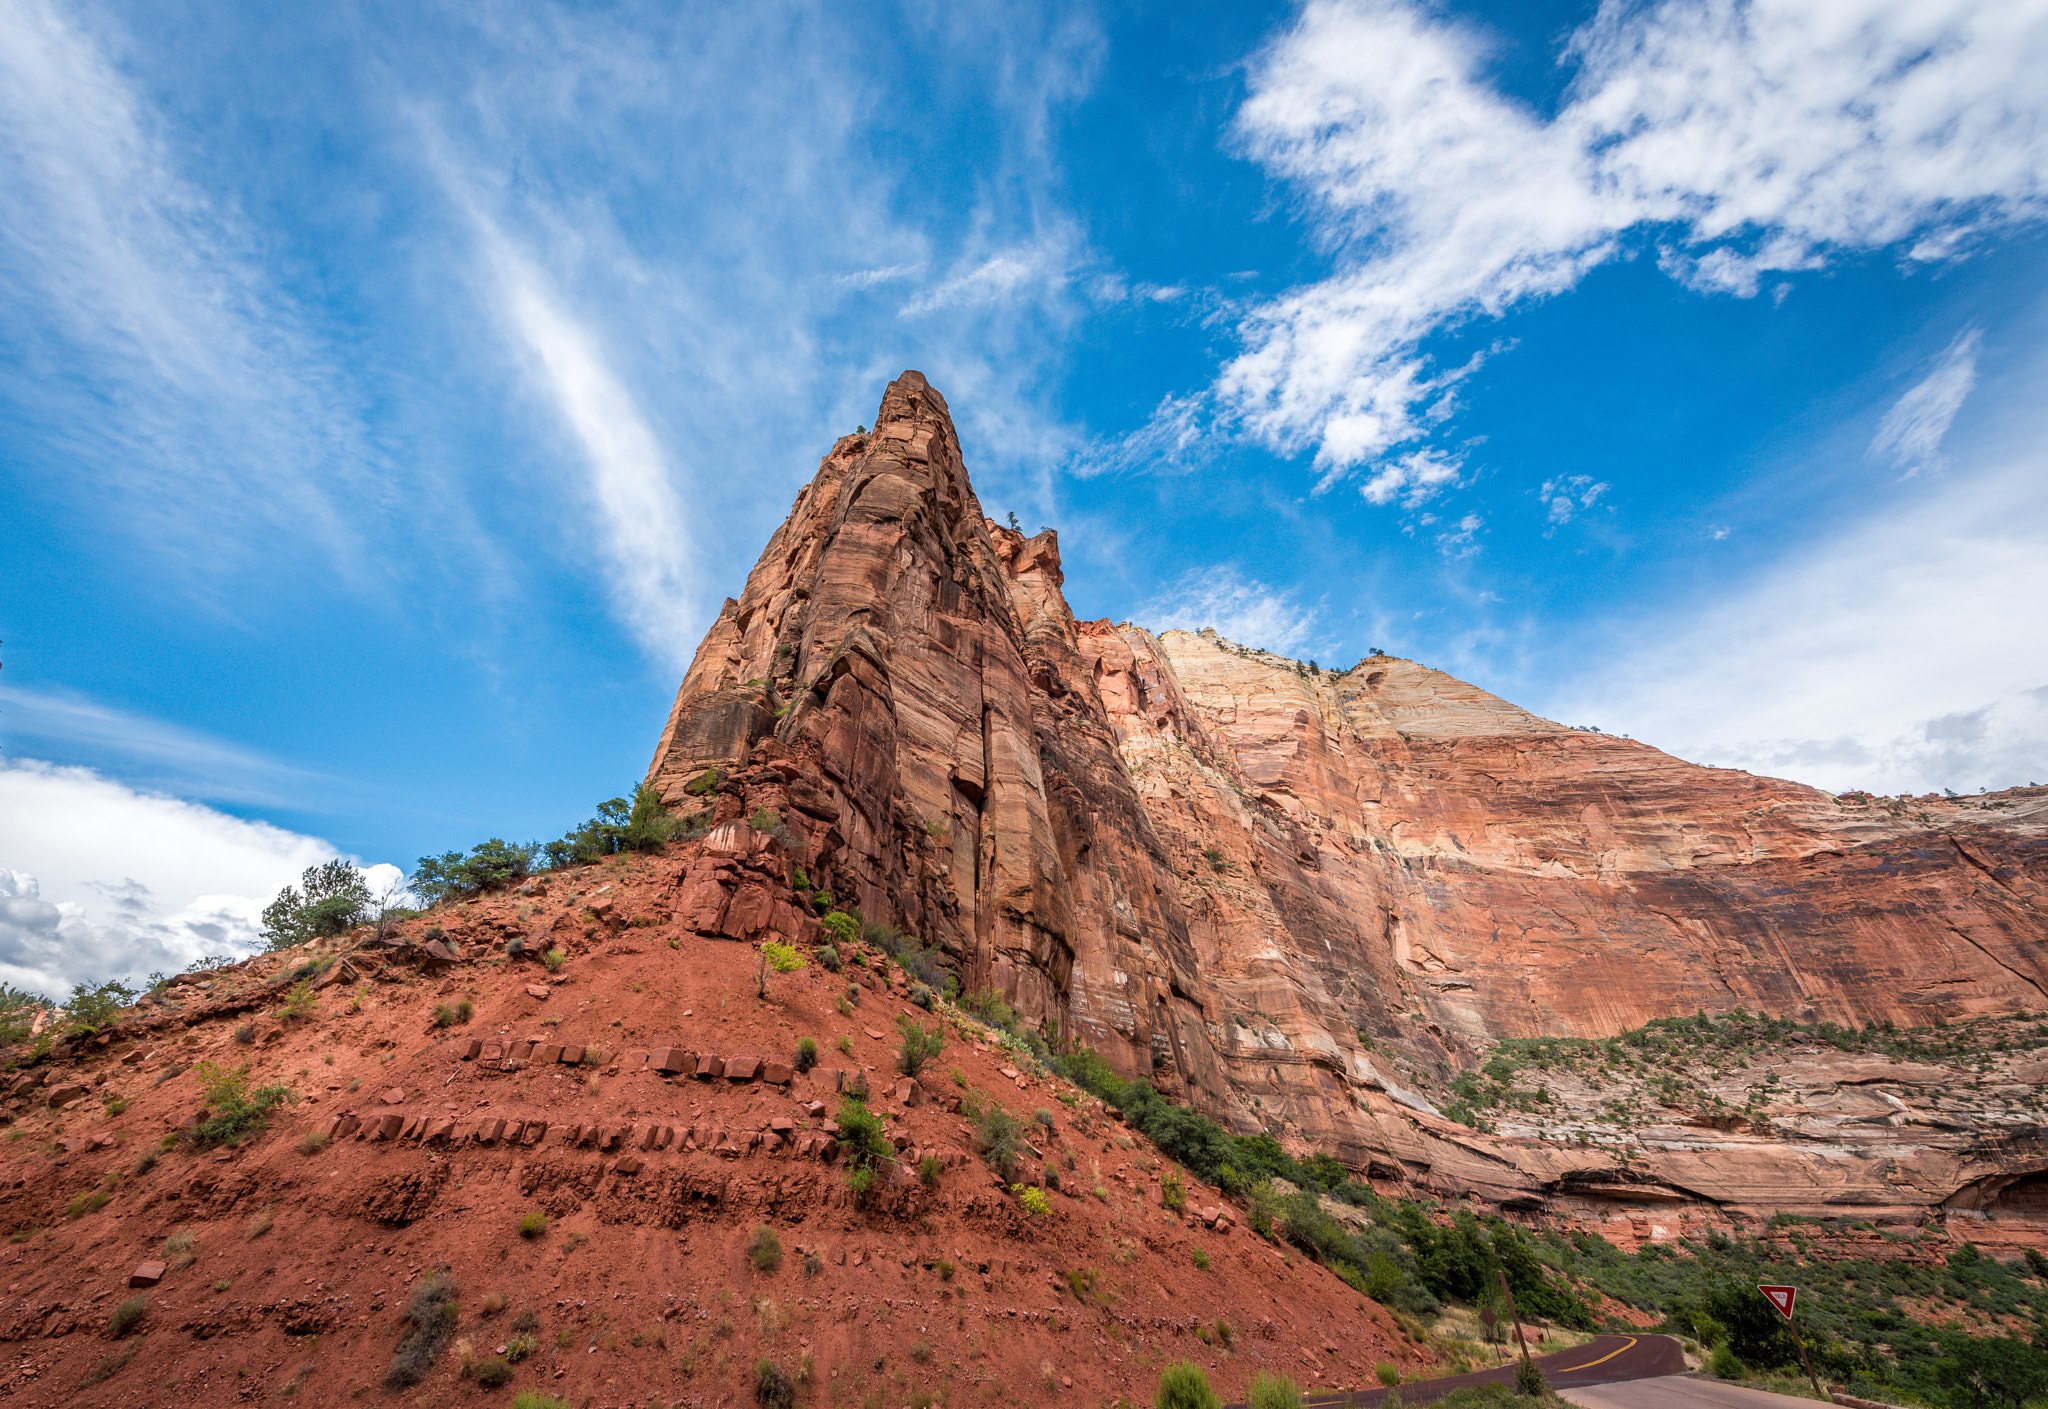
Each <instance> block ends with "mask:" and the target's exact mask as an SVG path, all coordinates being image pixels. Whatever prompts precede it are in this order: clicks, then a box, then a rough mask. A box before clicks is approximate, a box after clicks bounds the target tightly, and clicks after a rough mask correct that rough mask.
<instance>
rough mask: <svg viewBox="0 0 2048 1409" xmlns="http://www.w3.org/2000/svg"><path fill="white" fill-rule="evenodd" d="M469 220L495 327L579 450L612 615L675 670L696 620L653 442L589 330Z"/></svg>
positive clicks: (681, 528)
mask: <svg viewBox="0 0 2048 1409" xmlns="http://www.w3.org/2000/svg"><path fill="white" fill-rule="evenodd" d="M477 220H478V226H479V230H480V238H481V239H482V241H483V245H484V248H485V251H486V253H487V256H488V263H489V265H490V267H491V269H492V270H493V272H494V274H495V277H496V280H497V292H498V297H499V299H500V308H501V312H502V315H503V317H504V319H505V322H506V324H507V325H508V327H509V328H510V330H511V331H512V332H513V333H514V335H515V336H517V337H518V338H519V339H520V341H521V342H522V343H523V345H524V347H525V349H526V351H527V353H528V354H529V356H530V358H531V362H532V366H533V370H534V373H535V376H536V378H537V379H538V381H539V383H540V384H541V386H542V387H543V388H544V389H545V390H546V393H547V395H548V397H549V399H550V400H552V401H553V403H554V404H555V406H556V408H557V410H558V411H559V412H560V414H561V417H562V420H563V421H564V422H565V423H566V424H567V425H568V427H569V430H570V432H571V433H572V434H573V435H574V436H575V437H576V441H577V443H578V445H580V446H581V448H582V450H583V459H584V463H585V465H586V467H587V468H588V470H589V476H590V477H589V488H590V498H591V501H592V503H593V504H594V506H595V508H596V510H597V516H598V521H599V525H600V527H601V529H602V530H603V542H604V548H605V558H606V561H607V566H608V576H609V577H610V579H611V589H612V600H613V610H614V613H615V614H616V615H617V616H618V618H619V619H620V620H621V621H624V622H625V623H626V624H627V625H628V626H629V627H630V628H631V629H632V631H633V633H634V634H635V635H636V636H637V637H638V638H639V640H640V643H641V645H642V646H643V647H645V648H646V650H647V651H648V653H649V654H650V655H652V656H654V657H655V658H656V659H658V660H660V661H662V662H663V663H664V664H666V665H668V666H669V667H670V668H671V669H673V670H677V671H680V670H682V669H684V668H686V667H687V666H688V665H689V663H690V658H691V656H692V655H693V654H694V653H695V651H696V649H697V640H698V637H699V635H700V634H701V632H702V621H701V618H700V613H699V611H698V605H697V597H696V592H697V587H698V583H697V573H696V563H695V555H694V553H693V552H692V546H693V545H692V542H691V535H690V532H689V530H688V528H687V527H686V526H685V521H684V517H683V511H682V505H681V503H680V502H679V500H678V498H677V496H676V490H675V484H674V475H673V472H672V471H671V469H670V467H669V464H668V458H667V456H666V454H665V453H664V452H663V449H662V446H661V442H660V440H659V439H658V438H657V437H656V435H655V433H654V431H653V429H652V428H651V427H650V426H649V425H648V421H647V416H646V414H645V413H644V412H643V411H642V410H641V408H640V406H639V403H638V402H637V400H636V399H635V398H634V396H633V393H632V392H631V391H629V390H628V389H627V388H626V385H625V384H624V383H623V382H622V381H621V380H620V379H619V377H618V375H617V373H615V372H614V371H613V370H612V367H611V365H610V363H609V361H608V360H607V358H606V356H605V352H604V350H603V349H602V348H601V347H600V346H599V344H598V340H597V337H596V335H595V334H594V332H593V331H592V330H591V329H590V328H589V327H587V326H585V325H584V324H583V323H582V322H580V321H579V320H577V319H576V318H574V317H573V316H571V315H570V314H569V312H568V311H567V310H566V309H564V308H563V306H562V304H561V302H560V299H559V296H558V295H557V294H556V292H555V291H554V290H553V289H552V288H551V287H549V284H548V281H547V279H546V277H545V276H544V275H543V274H542V273H541V272H540V270H539V269H538V268H537V267H536V266H535V265H534V264H533V262H532V261H531V260H529V259H527V258H525V257H524V256H523V255H521V254H520V253H519V252H518V251H517V250H515V249H514V248H513V247H512V244H511V242H510V241H509V240H508V239H506V237H505V236H504V234H503V233H502V232H501V231H499V230H498V228H497V227H496V226H495V225H494V224H492V223H491V222H490V221H489V220H488V219H487V218H485V217H484V216H482V215H480V214H479V215H478V216H477Z"/></svg>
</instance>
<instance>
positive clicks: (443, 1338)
mask: <svg viewBox="0 0 2048 1409" xmlns="http://www.w3.org/2000/svg"><path fill="white" fill-rule="evenodd" d="M405 1319H406V1323H407V1326H406V1332H405V1335H404V1337H403V1338H401V1339H400V1340H399V1342H398V1350H397V1351H396V1353H394V1354H393V1355H392V1357H391V1364H390V1366H389V1367H388V1368H387V1369H386V1370H385V1371H384V1384H385V1386H386V1387H387V1388H389V1389H410V1388H411V1387H412V1386H414V1385H416V1384H418V1383H419V1382H420V1381H421V1380H424V1379H425V1378H426V1377H427V1372H428V1371H429V1370H431V1369H433V1368H434V1362H435V1361H436V1360H437V1359H439V1358H440V1355H441V1351H442V1350H443V1348H445V1347H446V1346H447V1344H448V1338H449V1337H450V1336H452V1335H453V1334H454V1333H455V1283H454V1281H453V1280H451V1279H450V1278H449V1276H448V1274H447V1273H446V1272H436V1273H434V1274H433V1275H432V1276H430V1277H428V1278H427V1279H426V1280H425V1281H424V1282H422V1283H420V1285H419V1286H418V1287H417V1288H415V1289H414V1290H413V1294H412V1297H411V1299H410V1300H408V1301H407V1302H406V1304H405Z"/></svg>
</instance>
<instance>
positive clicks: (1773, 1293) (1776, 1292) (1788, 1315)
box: [1757, 1284, 1799, 1321]
mask: <svg viewBox="0 0 2048 1409" xmlns="http://www.w3.org/2000/svg"><path fill="white" fill-rule="evenodd" d="M1757 1290H1758V1291H1760V1292H1762V1293H1763V1294H1764V1296H1765V1297H1766V1298H1768V1299H1769V1301H1770V1303H1771V1305H1773V1306H1775V1307H1777V1308H1778V1314H1779V1315H1781V1316H1783V1317H1784V1318H1785V1319H1786V1320H1788V1321H1789V1320H1791V1319H1792V1302H1793V1299H1794V1298H1795V1297H1797V1296H1798V1295H1799V1288H1797V1287H1766V1286H1763V1285H1761V1284H1759V1285H1758V1287H1757Z"/></svg>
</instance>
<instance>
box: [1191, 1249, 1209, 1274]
mask: <svg viewBox="0 0 2048 1409" xmlns="http://www.w3.org/2000/svg"><path fill="white" fill-rule="evenodd" d="M1194 1261H1195V1270H1196V1271H1198V1272H1207V1271H1208V1270H1209V1253H1208V1251H1207V1250H1206V1249H1204V1248H1196V1249H1195V1258H1194Z"/></svg>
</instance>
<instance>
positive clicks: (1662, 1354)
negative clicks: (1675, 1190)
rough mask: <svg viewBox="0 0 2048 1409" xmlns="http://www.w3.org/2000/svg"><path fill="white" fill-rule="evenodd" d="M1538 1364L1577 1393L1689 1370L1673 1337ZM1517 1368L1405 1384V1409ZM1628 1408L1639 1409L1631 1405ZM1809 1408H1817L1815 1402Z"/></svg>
mask: <svg viewBox="0 0 2048 1409" xmlns="http://www.w3.org/2000/svg"><path fill="white" fill-rule="evenodd" d="M1536 1363H1537V1364H1538V1365H1540V1366H1542V1367H1543V1377H1544V1378H1545V1379H1546V1380H1548V1381H1549V1382H1550V1387H1551V1388H1552V1389H1555V1390H1564V1389H1574V1388H1577V1387H1579V1386H1584V1385H1604V1384H1610V1383H1612V1382H1614V1381H1617V1380H1642V1379H1649V1378H1650V1377H1652V1376H1662V1377H1666V1378H1675V1377H1676V1376H1677V1375H1678V1373H1679V1372H1680V1371H1682V1370H1684V1369H1685V1356H1684V1354H1683V1353H1682V1352H1681V1351H1680V1350H1679V1348H1678V1342H1677V1341H1675V1340H1673V1339H1672V1338H1671V1337H1669V1336H1595V1337H1594V1338H1593V1339H1592V1340H1590V1341H1587V1342H1586V1343H1585V1344H1584V1345H1582V1346H1579V1347H1577V1348H1576V1349H1573V1350H1561V1351H1559V1352H1557V1353H1556V1354H1555V1355H1539V1356H1537V1357H1536ZM1514 1382H1515V1367H1514V1365H1513V1364H1512V1363H1509V1364H1507V1365H1503V1366H1500V1367H1498V1368H1497V1369H1492V1370H1475V1371H1474V1372H1473V1373H1471V1374H1469V1375H1450V1376H1447V1377H1445V1378H1444V1379H1440V1380H1416V1381H1415V1382H1414V1383H1412V1384H1405V1385H1402V1386H1400V1390H1401V1404H1402V1406H1403V1409H1416V1406H1417V1405H1421V1404H1427V1403H1429V1402H1430V1401H1432V1400H1435V1399H1440V1398H1442V1397H1443V1396H1444V1395H1446V1394H1449V1393H1450V1392H1451V1391H1452V1390H1454V1389H1463V1388H1465V1387H1466V1386H1467V1385H1494V1384H1513V1383H1514ZM1390 1393H1392V1391H1390V1390H1386V1389H1381V1388H1379V1387H1378V1386H1375V1387H1373V1388H1372V1389H1362V1390H1352V1391H1349V1392H1340V1393H1334V1394H1317V1393H1314V1392H1310V1393H1307V1394H1304V1395H1303V1396H1302V1399H1301V1402H1302V1404H1303V1406H1304V1409H1378V1406H1379V1404H1380V1402H1381V1401H1382V1400H1384V1399H1385V1398H1386V1397H1387V1395H1388V1394H1390ZM1778 1397H1779V1396H1777V1395H1765V1396H1763V1398H1766V1399H1777V1398H1778ZM1588 1409H1624V1406H1623V1404H1622V1402H1620V1401H1616V1402H1615V1403H1614V1404H1606V1403H1603V1404H1600V1405H1598V1406H1590V1405H1589V1406H1588ZM1626 1409H1639V1406H1636V1405H1633V1404H1629V1405H1627V1406H1626ZM1640 1409H1702V1406H1700V1405H1697V1404H1679V1403H1678V1402H1677V1401H1675V1400H1674V1401H1671V1402H1669V1403H1668V1404H1667V1403H1664V1402H1659V1403H1657V1404H1655V1405H1644V1406H1640ZM1740 1409H1762V1406H1761V1405H1755V1404H1748V1405H1743V1406H1740ZM1809 1409H1811V1404H1810V1402H1809Z"/></svg>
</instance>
